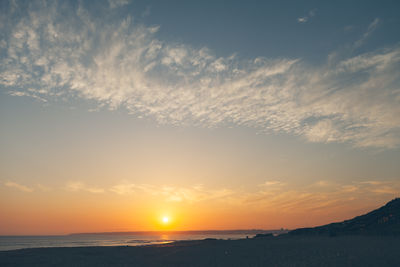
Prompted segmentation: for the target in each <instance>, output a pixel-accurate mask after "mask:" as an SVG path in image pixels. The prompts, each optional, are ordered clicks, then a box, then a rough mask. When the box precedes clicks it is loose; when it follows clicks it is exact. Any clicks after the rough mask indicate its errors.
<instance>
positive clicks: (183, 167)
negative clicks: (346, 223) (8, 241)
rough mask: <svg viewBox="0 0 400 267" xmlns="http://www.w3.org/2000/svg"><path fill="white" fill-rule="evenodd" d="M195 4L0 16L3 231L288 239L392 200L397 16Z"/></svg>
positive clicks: (4, 11) (32, 7)
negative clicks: (248, 232)
mask: <svg viewBox="0 0 400 267" xmlns="http://www.w3.org/2000/svg"><path fill="white" fill-rule="evenodd" d="M149 2H150V3H149ZM206 2H207V1H205V2H204V1H197V2H195V1H182V3H180V6H179V8H178V7H176V6H174V5H175V4H174V3H169V2H168V4H166V3H167V2H164V1H159V2H154V3H153V2H152V1H146V3H144V2H142V1H140V0H138V1H103V2H102V1H96V3H91V2H90V1H87V2H85V1H83V2H79V3H75V2H70V1H62V2H57V1H50V2H48V3H47V4H46V5H44V4H43V2H34V1H21V2H19V1H10V2H4V4H2V8H1V10H0V18H2V19H1V22H2V23H0V24H1V26H0V28H1V31H0V32H1V34H0V59H1V64H0V235H25V234H66V233H74V232H107V231H113V232H114V231H142V230H143V231H145V230H157V231H160V230H162V231H170V230H207V229H217V230H218V229H221V230H222V229H280V228H290V229H291V228H296V227H303V226H315V225H319V224H324V223H329V222H332V221H338V220H343V219H347V218H351V217H354V216H356V215H360V214H362V213H364V212H367V211H369V210H371V209H373V208H376V207H379V206H380V205H382V204H384V203H385V202H387V201H389V200H391V199H393V198H395V197H396V196H399V192H400V164H399V162H400V148H399V146H400V134H399V133H400V132H399V129H400V90H399V88H400V80H399V77H400V73H399V70H400V48H399V45H398V44H399V43H400V32H399V29H400V27H399V26H398V25H399V24H400V18H399V16H398V12H395V11H396V10H398V9H396V8H391V7H390V5H389V4H386V6H385V5H383V4H382V5H381V4H378V3H376V4H371V8H367V7H365V10H362V11H360V10H359V8H358V7H357V6H355V5H352V4H348V3H346V4H345V6H343V3H336V2H335V4H334V3H333V2H332V3H328V2H326V3H317V4H318V5H320V6H314V5H315V3H312V4H311V3H304V2H302V3H296V4H294V3H292V5H281V4H279V2H276V3H275V2H273V1H272V2H265V3H262V1H259V2H257V5H249V4H246V3H245V2H242V3H241V2H232V3H231V5H232V6H231V7H230V9H229V10H227V9H226V7H225V4H224V3H223V2H222V1H215V3H214V2H213V5H214V6H213V8H211V7H210V6H209V5H210V4H209V3H206ZM267 3H268V4H267ZM92 4H93V5H92ZM149 5H150V6H151V9H150V8H149V7H148V6H149ZM372 6H373V8H372ZM335 8H336V9H335ZM343 8H348V12H346V14H342V12H341V10H342V9H343ZM182 10H184V12H181V11H182ZM328 10H329V12H328ZM334 10H340V12H341V16H342V18H341V20H337V13H335V12H334ZM145 11H146V12H145ZM237 14H241V16H237ZM163 218H168V220H165V221H164V219H163Z"/></svg>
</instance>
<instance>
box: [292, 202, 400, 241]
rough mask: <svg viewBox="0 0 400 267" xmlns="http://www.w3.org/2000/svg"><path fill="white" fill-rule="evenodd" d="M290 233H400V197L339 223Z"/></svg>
mask: <svg viewBox="0 0 400 267" xmlns="http://www.w3.org/2000/svg"><path fill="white" fill-rule="evenodd" d="M288 234H289V235H329V236H336V235H397V236H398V235H400V198H396V199H393V200H392V201H390V202H388V203H387V204H386V205H385V206H383V207H380V208H378V209H376V210H373V211H371V212H369V213H367V214H364V215H361V216H358V217H355V218H353V219H351V220H346V221H343V222H338V223H331V224H327V225H323V226H318V227H313V228H299V229H296V230H293V231H290V232H289V233H288Z"/></svg>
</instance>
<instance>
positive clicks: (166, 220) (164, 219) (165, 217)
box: [162, 216, 169, 224]
mask: <svg viewBox="0 0 400 267" xmlns="http://www.w3.org/2000/svg"><path fill="white" fill-rule="evenodd" d="M162 222H163V223H164V224H167V223H169V218H168V217H167V216H164V217H163V218H162Z"/></svg>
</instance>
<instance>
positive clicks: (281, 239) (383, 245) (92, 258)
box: [0, 235, 400, 266]
mask: <svg viewBox="0 0 400 267" xmlns="http://www.w3.org/2000/svg"><path fill="white" fill-rule="evenodd" d="M399 248H400V238H399V237H391V236H337V237H329V236H288V235H282V236H278V237H272V236H271V237H264V238H249V239H240V240H217V239H206V240H199V241H178V242H174V243H170V244H162V245H151V246H136V247H133V246H112V247H101V246H99V247H68V248H66V247H64V248H33V249H21V250H12V251H2V252H0V266H400V257H399V256H398V252H399Z"/></svg>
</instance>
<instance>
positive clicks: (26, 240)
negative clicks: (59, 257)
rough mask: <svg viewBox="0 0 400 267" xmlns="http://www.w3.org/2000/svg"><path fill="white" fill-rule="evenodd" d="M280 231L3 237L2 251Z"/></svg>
mask: <svg viewBox="0 0 400 267" xmlns="http://www.w3.org/2000/svg"><path fill="white" fill-rule="evenodd" d="M281 232H282V231H280V230H271V231H269V230H236V231H182V232H163V233H162V232H126V233H96V234H72V235H60V236H0V251H2V250H3V251H4V250H14V249H22V248H39V247H81V246H141V245H152V244H164V243H170V242H173V241H179V240H201V239H205V238H217V239H241V238H246V237H247V236H248V237H249V238H250V237H253V236H255V235H256V234H259V233H274V234H279V233H281Z"/></svg>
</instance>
